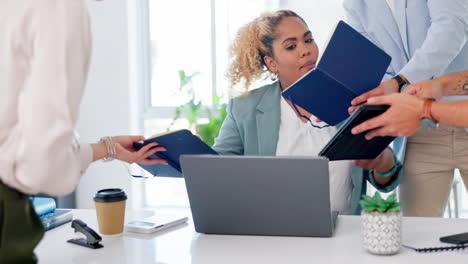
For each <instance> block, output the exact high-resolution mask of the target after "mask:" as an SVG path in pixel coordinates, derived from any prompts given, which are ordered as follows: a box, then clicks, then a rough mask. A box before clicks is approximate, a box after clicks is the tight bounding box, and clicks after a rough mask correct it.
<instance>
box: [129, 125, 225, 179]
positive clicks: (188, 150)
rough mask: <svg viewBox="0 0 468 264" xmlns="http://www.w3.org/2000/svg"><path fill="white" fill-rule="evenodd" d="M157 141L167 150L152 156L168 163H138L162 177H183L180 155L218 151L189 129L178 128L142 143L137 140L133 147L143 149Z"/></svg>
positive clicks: (213, 153) (214, 153)
mask: <svg viewBox="0 0 468 264" xmlns="http://www.w3.org/2000/svg"><path fill="white" fill-rule="evenodd" d="M151 142H156V143H158V144H159V146H163V147H165V148H166V149H167V151H162V152H156V153H155V154H153V155H152V156H150V158H153V159H154V158H162V159H165V160H167V162H168V164H167V165H166V164H155V165H143V164H138V165H139V166H140V167H142V168H143V169H145V170H146V171H148V172H149V173H151V174H153V175H154V176H162V177H182V169H181V167H180V156H181V155H184V154H187V155H194V154H212V155H217V154H218V153H217V152H216V151H215V150H213V149H212V148H211V147H210V146H208V145H207V144H206V143H205V142H203V141H202V140H201V139H200V138H199V137H197V136H195V135H193V134H192V132H190V131H189V130H187V129H182V130H177V131H173V132H169V133H167V134H163V135H161V136H155V137H152V138H149V139H147V140H145V141H143V142H142V143H140V142H136V143H134V144H133V147H134V148H135V149H136V150H139V149H141V148H142V147H143V146H145V145H147V144H149V143H151Z"/></svg>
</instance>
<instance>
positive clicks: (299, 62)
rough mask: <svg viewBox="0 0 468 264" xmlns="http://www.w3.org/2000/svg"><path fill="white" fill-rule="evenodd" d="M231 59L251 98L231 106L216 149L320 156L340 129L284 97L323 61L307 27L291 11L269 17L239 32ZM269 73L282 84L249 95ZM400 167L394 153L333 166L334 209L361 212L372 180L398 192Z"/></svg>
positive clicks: (234, 80)
mask: <svg viewBox="0 0 468 264" xmlns="http://www.w3.org/2000/svg"><path fill="white" fill-rule="evenodd" d="M230 55H231V57H232V61H231V65H230V68H229V70H228V78H229V79H230V81H231V85H232V86H235V85H238V84H243V85H244V86H245V88H246V90H247V93H246V94H245V95H243V96H240V97H237V98H234V99H232V100H231V101H230V102H229V106H228V116H227V117H226V120H225V121H224V123H223V126H222V128H221V131H220V134H219V136H218V138H217V139H216V141H215V145H214V147H213V148H214V149H215V150H216V151H218V152H219V153H221V154H230V155H264V156H274V155H277V156H281V155H288V156H294V155H302V156H304V155H309V156H316V155H317V153H318V152H319V151H320V150H321V148H322V147H323V146H324V145H325V144H326V143H327V142H328V141H329V140H330V139H331V138H332V136H333V135H334V134H335V132H336V130H337V128H336V127H324V128H321V129H319V128H315V127H313V126H311V125H310V124H309V123H308V122H307V120H306V119H304V118H301V117H300V116H298V115H296V113H295V112H294V110H293V108H292V106H291V105H290V102H288V101H287V100H285V99H284V98H282V96H281V91H282V90H283V89H285V88H287V87H288V86H290V85H291V84H292V83H294V82H295V81H296V80H297V79H299V78H300V77H301V76H303V75H304V74H305V73H307V72H309V71H310V70H312V69H314V67H315V64H316V62H317V58H318V48H317V44H316V43H315V42H314V38H313V36H312V33H311V31H310V30H309V28H308V26H307V24H306V22H305V21H304V20H303V19H302V18H301V17H300V16H298V15H297V14H296V13H294V12H293V11H290V10H279V11H277V12H274V13H267V14H263V15H261V16H260V17H258V18H256V19H254V20H253V21H252V22H250V23H248V24H247V25H245V26H244V27H242V28H241V29H240V30H239V32H238V34H237V37H236V39H235V40H234V42H233V44H232V46H231V54H230ZM267 72H269V73H270V74H271V75H273V76H276V78H277V81H276V82H274V83H272V84H269V85H265V86H263V87H260V88H257V89H254V90H249V86H250V85H251V84H252V83H253V82H254V81H255V80H258V79H260V78H262V76H264V74H265V73H267ZM311 89H313V87H312V88H311ZM303 114H305V115H306V116H308V117H311V114H310V113H307V112H305V111H304V112H303ZM397 163H398V162H397V160H395V158H394V155H393V153H392V150H391V149H389V148H388V149H386V150H385V151H383V152H382V153H381V154H380V155H379V156H378V157H377V158H376V159H374V160H355V161H352V162H351V161H333V162H330V165H329V167H330V196H331V206H332V210H334V211H339V212H340V213H341V214H357V213H359V212H360V208H359V205H358V200H359V199H360V197H361V194H363V193H365V192H366V180H367V181H369V182H371V183H372V184H373V185H374V186H375V187H376V188H378V189H379V190H381V191H385V192H389V191H391V190H393V189H394V188H395V187H396V186H397V185H398V183H399V179H400V175H401V170H399V169H397V170H395V169H393V168H394V167H395V166H397V165H396V164H397ZM392 169H393V170H392ZM391 171H395V173H388V172H391ZM311 174H312V173H311ZM311 176H312V175H311ZM285 177H287V175H285Z"/></svg>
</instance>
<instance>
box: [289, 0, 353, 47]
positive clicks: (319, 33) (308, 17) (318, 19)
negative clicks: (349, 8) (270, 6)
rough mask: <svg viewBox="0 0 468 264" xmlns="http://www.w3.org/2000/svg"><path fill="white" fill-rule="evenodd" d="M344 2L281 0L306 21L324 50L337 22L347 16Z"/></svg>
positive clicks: (329, 0) (337, 0)
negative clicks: (343, 5)
mask: <svg viewBox="0 0 468 264" xmlns="http://www.w3.org/2000/svg"><path fill="white" fill-rule="evenodd" d="M342 2H343V1H342V0H307V1H304V0H281V2H280V5H281V8H285V9H291V10H293V11H294V12H296V13H298V15H300V16H301V17H302V18H303V19H304V20H305V21H306V23H307V25H308V26H309V29H310V31H312V35H313V36H314V38H315V41H316V42H317V45H318V47H319V49H320V52H322V51H323V46H324V44H325V43H326V41H327V40H328V38H329V37H330V36H331V31H332V30H333V28H334V27H335V25H336V23H338V21H339V20H340V19H341V20H344V18H345V15H344V10H343V7H342ZM320 54H321V53H320Z"/></svg>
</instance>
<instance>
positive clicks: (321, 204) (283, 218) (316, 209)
mask: <svg viewBox="0 0 468 264" xmlns="http://www.w3.org/2000/svg"><path fill="white" fill-rule="evenodd" d="M181 167H182V173H183V176H184V178H185V185H186V188H187V193H188V198H189V202H190V208H191V211H192V217H193V222H194V224H195V230H196V231H197V232H199V233H205V234H226V235H227V234H229V235H266V236H302V237H330V236H332V235H333V230H334V227H335V223H336V216H337V212H333V213H332V212H331V210H330V190H329V177H328V160H327V159H326V158H322V157H261V156H215V155H183V156H181Z"/></svg>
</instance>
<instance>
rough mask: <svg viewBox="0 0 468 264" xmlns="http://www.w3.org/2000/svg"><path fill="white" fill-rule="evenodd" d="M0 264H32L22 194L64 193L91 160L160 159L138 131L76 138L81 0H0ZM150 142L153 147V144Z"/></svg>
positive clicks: (84, 60)
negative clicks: (88, 141)
mask: <svg viewBox="0 0 468 264" xmlns="http://www.w3.org/2000/svg"><path fill="white" fill-rule="evenodd" d="M0 25H1V26H0V263H35V262H36V261H37V260H36V257H35V256H34V253H33V250H34V248H35V246H36V245H37V244H38V242H39V241H40V239H41V238H42V236H43V233H44V231H43V228H42V225H41V223H40V221H39V219H38V217H37V215H36V214H35V212H34V210H33V208H32V206H31V202H30V200H29V195H34V194H37V193H39V192H40V193H45V194H48V195H53V196H57V195H64V194H67V193H70V192H71V191H72V190H73V189H74V188H75V186H76V185H77V183H78V181H79V179H80V177H81V175H83V173H84V172H85V170H86V168H87V167H88V165H89V164H90V163H91V162H92V161H96V160H99V159H105V160H112V159H114V158H115V159H119V160H122V161H126V162H130V163H131V162H138V163H143V164H155V163H165V162H166V161H165V160H161V159H149V158H148V157H149V156H150V155H152V154H154V153H155V152H157V151H163V150H164V148H163V147H161V146H158V147H155V146H156V145H157V144H151V145H148V146H146V147H145V148H142V149H141V150H139V151H136V150H135V149H133V147H132V145H133V142H136V141H141V140H143V139H144V138H143V137H141V136H117V137H105V138H103V139H102V140H101V141H99V142H97V143H95V144H82V143H78V141H77V140H76V137H75V133H74V130H75V124H76V121H77V118H78V112H79V105H80V101H81V98H82V95H83V91H84V87H85V83H86V77H87V73H88V66H89V60H90V52H91V32H90V21H89V15H88V11H87V9H86V4H85V2H84V1H83V0H43V1H37V0H3V1H0ZM153 147H154V148H153Z"/></svg>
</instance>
